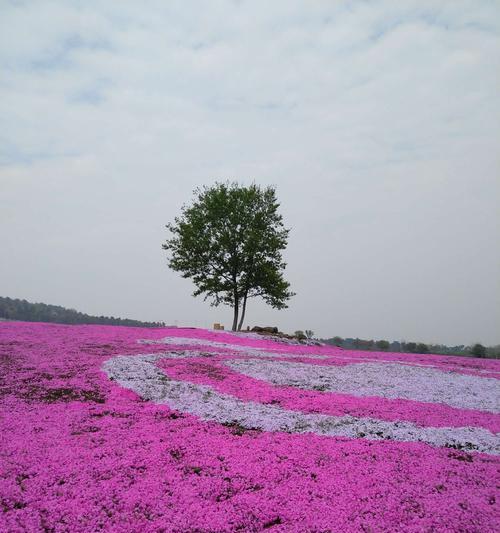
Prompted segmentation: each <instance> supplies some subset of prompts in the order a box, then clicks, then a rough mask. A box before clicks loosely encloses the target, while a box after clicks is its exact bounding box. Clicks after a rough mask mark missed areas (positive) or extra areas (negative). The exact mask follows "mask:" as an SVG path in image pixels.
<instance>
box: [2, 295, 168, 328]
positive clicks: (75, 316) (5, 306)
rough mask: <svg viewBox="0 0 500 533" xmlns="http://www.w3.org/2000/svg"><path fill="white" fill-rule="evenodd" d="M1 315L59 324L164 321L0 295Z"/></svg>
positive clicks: (149, 324) (148, 324)
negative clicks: (99, 313)
mask: <svg viewBox="0 0 500 533" xmlns="http://www.w3.org/2000/svg"><path fill="white" fill-rule="evenodd" d="M0 317H1V318H4V319H7V320H25V321H27V322H56V323H59V324H106V325H114V326H140V327H153V328H154V327H161V326H164V325H165V324H164V323H163V322H141V321H140V320H130V319H127V318H115V317H107V316H92V315H87V314H86V313H80V312H79V311H75V310H74V309H66V308H65V307H61V306H60V305H47V304H44V303H30V302H28V301H26V300H18V299H12V298H6V297H2V296H0Z"/></svg>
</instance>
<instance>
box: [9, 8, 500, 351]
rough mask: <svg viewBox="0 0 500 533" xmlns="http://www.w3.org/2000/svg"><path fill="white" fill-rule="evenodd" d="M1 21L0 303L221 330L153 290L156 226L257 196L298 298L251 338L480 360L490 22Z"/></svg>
mask: <svg viewBox="0 0 500 533" xmlns="http://www.w3.org/2000/svg"><path fill="white" fill-rule="evenodd" d="M1 10H2V13H1V16H0V20H1V23H0V24H1V28H0V61H1V62H2V65H3V66H2V71H3V76H2V81H1V85H0V91H1V104H0V113H1V115H0V117H1V120H2V124H4V128H3V133H1V134H0V140H1V147H2V152H1V154H0V157H1V159H0V161H1V162H3V166H2V167H1V168H0V186H1V190H2V201H3V204H4V205H3V206H2V210H1V214H0V219H1V222H2V226H1V230H0V245H1V246H2V248H3V249H5V250H8V252H9V261H4V262H3V263H2V266H1V268H0V273H1V276H2V279H3V280H8V281H9V283H8V284H7V283H5V281H4V285H3V286H2V287H0V289H1V290H0V292H1V293H5V294H9V295H11V296H21V297H26V298H32V299H39V300H45V301H47V302H54V303H61V304H65V305H70V306H73V307H81V308H82V309H84V310H86V311H89V312H96V313H98V314H101V313H109V314H115V315H118V314H121V315H129V316H132V317H138V318H144V319H148V318H150V319H165V320H166V321H169V322H171V321H173V320H176V319H177V320H179V321H183V322H188V323H195V322H196V323H199V324H202V323H204V324H209V323H210V320H211V319H212V318H213V317H217V318H219V317H221V316H226V314H228V313H227V312H226V311H222V310H221V311H213V310H208V309H207V308H206V306H205V304H203V303H202V302H198V301H195V300H190V299H189V296H188V294H189V290H190V286H189V283H188V282H185V281H181V280H179V279H178V277H177V276H176V275H175V274H172V273H169V272H167V270H166V267H165V259H164V257H163V255H162V252H161V250H160V249H159V246H160V243H161V241H162V239H163V237H164V233H163V227H162V226H163V224H164V223H166V222H168V221H169V220H171V219H172V217H173V216H174V215H175V214H176V213H177V211H178V209H179V207H180V205H181V204H182V203H184V202H186V201H188V200H189V198H190V194H191V190H192V189H193V188H194V187H196V186H198V185H200V184H203V183H211V182H212V181H213V180H214V179H217V178H218V179H221V178H222V179H223V178H229V177H230V178H233V177H234V178H239V179H242V180H246V181H248V180H250V179H256V180H257V181H258V182H262V183H274V184H276V185H277V186H278V195H279V198H280V199H281V201H282V206H283V211H284V213H285V215H286V218H287V221H288V223H289V225H291V226H292V227H293V232H292V234H291V240H290V248H289V251H288V259H289V275H290V277H291V279H292V280H293V282H294V288H295V290H296V291H297V292H298V296H297V297H296V299H295V300H294V302H293V304H292V306H291V308H290V310H289V311H287V312H283V313H281V314H280V313H275V312H272V311H269V310H267V309H265V308H264V307H262V306H260V307H259V308H258V313H257V311H254V313H253V314H252V309H254V308H250V310H249V313H250V317H249V319H250V320H251V321H252V322H253V321H255V322H266V321H271V322H277V323H279V324H281V325H282V326H283V327H284V328H286V329H290V330H293V329H297V328H299V327H301V328H304V327H309V326H310V327H312V328H313V329H315V330H317V331H318V332H320V333H321V334H324V335H327V334H330V333H331V334H341V335H346V336H347V335H359V336H374V337H389V338H398V337H406V338H415V339H418V340H420V339H421V340H429V341H430V340H436V341H437V340H442V341H443V342H454V341H455V340H456V341H457V342H471V341H474V340H483V342H499V341H500V339H499V338H498V336H497V335H498V333H497V331H496V327H495V325H496V324H498V321H499V319H500V316H499V313H500V311H499V306H498V301H500V294H499V292H500V287H499V286H498V280H497V275H496V274H495V267H496V266H497V265H499V262H500V258H499V255H498V251H497V249H498V247H497V246H495V239H498V218H497V217H498V215H497V214H496V212H497V209H496V203H497V198H498V192H499V190H498V189H499V168H500V161H499V157H498V155H497V152H498V150H497V148H498V140H499V137H500V120H499V119H500V105H499V102H498V96H497V92H498V82H499V75H498V72H500V69H499V68H498V66H499V63H500V42H499V39H500V28H499V25H500V22H499V21H500V17H499V15H500V9H499V7H498V4H497V3H495V2H488V1H481V2H477V1H448V2H435V1H429V2H421V1H418V2H417V1H414V2H397V3H396V2H389V1H387V2H377V3H372V2H370V3H369V2H361V1H356V2H346V3H338V4H332V2H326V1H325V2H314V3H310V2H307V3H306V2H300V1H295V2H272V3H269V2H225V1H219V2H210V4H206V3H203V2H173V3H171V2H169V3H164V2H151V3H148V4H147V7H146V6H145V5H142V4H141V5H139V4H137V3H135V2H120V4H119V6H117V5H115V4H113V3H111V4H105V5H104V4H102V3H98V2H97V3H89V2H85V3H80V2H74V3H70V2H36V3H29V4H28V3H26V4H24V3H17V2H12V3H10V4H4V5H3V7H2V8H1ZM33 234H35V235H36V239H35V241H33ZM33 257H36V258H37V262H36V264H35V265H34V264H33V261H32V258H33ZM323 280H324V281H323Z"/></svg>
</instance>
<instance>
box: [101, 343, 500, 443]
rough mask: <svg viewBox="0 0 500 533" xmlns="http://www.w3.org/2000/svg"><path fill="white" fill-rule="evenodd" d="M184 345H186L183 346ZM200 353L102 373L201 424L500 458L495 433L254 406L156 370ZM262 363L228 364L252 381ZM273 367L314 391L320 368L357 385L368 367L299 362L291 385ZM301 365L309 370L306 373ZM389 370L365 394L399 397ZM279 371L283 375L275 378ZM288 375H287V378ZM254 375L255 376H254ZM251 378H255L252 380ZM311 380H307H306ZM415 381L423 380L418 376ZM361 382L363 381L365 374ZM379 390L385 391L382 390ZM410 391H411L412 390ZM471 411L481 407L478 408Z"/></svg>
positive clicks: (125, 363)
mask: <svg viewBox="0 0 500 533" xmlns="http://www.w3.org/2000/svg"><path fill="white" fill-rule="evenodd" d="M186 340H189V345H196V344H199V345H200V346H201V345H203V346H208V345H210V342H207V341H201V342H193V341H194V340H195V339H186ZM162 342H163V343H165V344H172V345H174V344H176V345H180V344H182V343H181V342H179V338H174V337H173V338H172V339H171V342H170V341H167V342H165V339H163V341H162ZM186 344H188V343H187V342H186ZM212 344H219V343H212ZM220 344H224V346H223V347H224V348H228V347H230V349H231V350H234V349H236V351H241V352H245V354H246V355H250V356H251V357H256V356H257V357H259V356H262V355H263V353H262V351H260V350H256V349H255V348H248V347H244V346H238V347H235V346H233V345H230V346H228V345H226V344H225V343H220ZM219 347H220V346H219ZM256 352H260V353H256ZM264 353H265V355H266V357H269V356H274V357H276V356H280V355H281V356H284V357H289V356H290V354H283V353H272V352H264ZM200 355H201V354H200V352H199V351H197V350H186V351H179V350H176V351H171V352H163V353H157V354H148V355H133V356H117V357H114V358H111V359H109V360H107V361H106V362H105V363H104V366H103V370H104V371H105V372H106V373H107V375H108V377H109V378H110V379H112V380H114V381H115V382H117V383H118V384H120V385H121V386H123V387H125V388H127V389H130V390H132V391H134V392H136V393H137V394H139V395H140V396H141V397H142V398H144V399H145V400H150V401H153V402H155V403H158V404H167V405H168V406H169V407H171V408H172V409H175V410H178V411H181V412H186V413H190V414H192V415H195V416H198V417H200V418H201V419H202V420H206V421H215V422H219V423H238V424H239V425H241V426H243V427H245V428H249V429H260V430H263V431H286V432H290V433H307V432H311V433H316V434H318V435H325V436H337V437H351V438H366V439H372V440H384V439H386V440H395V441H407V442H425V443H428V444H431V445H434V446H458V447H463V448H465V449H469V450H473V451H479V452H485V453H490V454H500V445H499V439H498V435H495V434H493V433H491V432H490V431H488V430H486V429H483V428H478V427H459V428H448V427H445V428H442V427H439V428H435V427H421V426H417V425H416V424H413V423H411V422H403V421H397V422H391V421H384V420H377V419H373V418H367V417H365V418H356V417H352V416H347V415H346V416H331V415H323V414H308V413H302V412H299V411H293V410H288V409H283V408H281V407H279V406H276V405H264V404H261V403H257V402H248V401H242V400H240V399H238V398H236V397H234V396H231V395H228V394H223V393H219V392H217V391H216V390H215V389H213V388H212V387H210V386H207V385H198V384H194V383H189V382H185V381H179V380H174V379H170V378H168V377H167V376H166V375H165V374H164V373H163V372H162V371H161V370H160V369H159V368H158V367H157V366H156V362H157V361H158V360H160V359H163V358H178V357H199V356H200ZM299 357H300V356H299ZM302 357H303V356H302ZM308 357H310V356H308ZM244 363H245V364H244ZM247 363H248V364H247ZM267 363H268V361H266V360H262V359H260V360H257V361H256V360H240V359H238V360H235V361H231V362H229V363H228V364H229V365H230V366H231V367H233V368H235V369H236V370H238V371H240V372H244V373H245V372H247V373H248V375H252V377H259V379H264V375H266V370H264V369H265V366H263V367H262V374H261V373H260V372H259V373H258V372H257V370H256V369H257V368H258V367H259V366H260V365H265V364H267ZM272 363H273V364H272V365H270V367H269V369H268V370H269V371H270V372H271V373H273V378H272V377H270V375H269V374H267V375H266V376H267V377H265V379H266V380H268V381H269V380H271V381H272V379H276V380H278V381H279V380H281V381H282V382H283V383H284V382H286V381H287V379H288V382H287V383H286V384H288V385H295V386H299V387H300V386H301V385H302V386H304V387H305V386H307V388H311V383H313V385H312V386H313V387H314V383H315V381H314V380H315V379H316V380H320V381H319V382H318V383H320V385H321V386H325V384H326V386H328V379H330V381H331V379H332V375H331V374H329V375H328V376H326V377H325V375H324V369H325V368H327V369H328V370H330V369H331V368H335V370H336V371H337V370H338V369H344V373H345V372H351V373H354V374H352V375H354V376H356V375H358V381H360V375H359V372H362V371H363V369H362V367H366V366H367V365H366V364H359V363H357V364H353V365H347V366H346V367H314V366H313V365H306V364H303V363H292V365H300V367H298V368H300V369H301V371H303V372H305V374H304V375H302V376H301V378H302V379H301V380H300V379H299V382H298V383H295V382H294V383H291V382H290V378H291V376H292V373H293V372H294V367H293V366H289V367H287V366H286V365H285V362H284V361H272ZM388 366H391V363H384V364H378V365H376V369H373V371H374V372H375V370H376V372H378V373H379V374H380V373H381V372H382V376H383V375H384V374H383V372H384V371H385V369H386V368H387V367H388ZM303 367H308V368H307V369H306V368H303ZM380 367H383V368H380ZM392 367H398V368H397V369H396V368H392V369H387V373H386V375H385V377H386V378H387V380H386V379H385V378H384V382H385V385H383V383H382V382H381V380H380V376H379V377H374V380H373V382H372V383H371V384H370V383H369V384H368V385H369V387H373V388H372V389H370V388H369V387H368V388H366V387H365V389H364V390H365V391H366V392H368V390H371V391H372V395H373V391H374V390H378V391H379V392H378V393H377V394H380V393H381V392H382V393H385V394H387V391H390V390H391V389H393V391H398V392H397V393H396V392H394V396H386V397H391V398H392V397H395V398H401V394H403V393H404V390H405V387H404V382H403V380H402V378H401V376H402V375H401V374H400V368H399V367H404V365H397V364H396V365H395V364H392ZM312 368H319V369H320V370H319V372H323V374H319V375H318V376H316V374H314V373H313V375H311V374H310V373H308V369H312ZM280 369H281V370H280ZM285 369H287V370H285ZM295 370H297V366H296V367H295ZM418 370H421V369H418ZM280 371H281V372H283V376H282V377H280V376H279V374H280ZM287 372H288V377H287V374H286V373H287ZM401 372H403V373H404V372H405V370H404V369H403V370H401ZM436 372H439V374H440V375H441V374H446V373H444V372H441V371H436ZM257 373H258V374H259V376H257ZM357 373H358V374H357ZM253 374H255V376H254V375H253ZM337 375H338V374H337ZM403 375H406V374H403ZM308 376H309V377H308ZM321 376H322V377H321ZM295 377H296V376H295ZM343 377H344V378H345V380H348V379H349V374H345V375H343ZM425 377H426V379H427V378H428V379H430V380H432V379H434V380H435V378H436V377H437V374H435V373H431V374H429V375H427V374H426V376H425ZM461 377H464V376H461ZM466 377H471V376H466ZM393 378H395V383H392V381H394V379H393ZM455 378H457V374H453V379H455ZM294 379H295V378H294ZM311 379H312V382H311V381H308V380H311ZM420 379H422V376H421V378H420ZM474 379H480V380H481V381H480V383H481V384H483V383H484V380H485V379H487V378H474ZM325 380H326V381H325ZM365 381H367V380H366V375H365ZM368 381H369V379H368ZM344 383H346V381H344ZM330 385H331V383H330ZM359 385H362V383H359ZM407 385H408V384H407ZM437 385H438V384H437V383H434V385H432V383H430V384H429V385H428V389H430V387H432V386H434V387H436V386H437ZM438 386H440V385H438ZM411 387H412V385H411V384H409V385H408V386H407V387H406V394H407V396H409V397H411V399H415V398H414V397H413V396H410V393H409V392H408V391H409V390H410V389H411ZM476 387H477V383H476ZM382 388H383V389H384V390H382ZM480 388H481V387H479V389H480ZM334 390H336V391H338V390H339V389H338V388H336V389H334ZM412 390H413V392H415V390H414V389H412ZM476 391H477V388H476ZM350 394H352V392H350ZM398 394H399V395H398ZM472 396H473V395H472ZM429 401H436V400H429ZM471 402H472V400H471ZM450 405H451V404H450ZM475 408H476V409H478V408H479V409H481V407H475Z"/></svg>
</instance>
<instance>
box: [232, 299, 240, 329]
mask: <svg viewBox="0 0 500 533" xmlns="http://www.w3.org/2000/svg"><path fill="white" fill-rule="evenodd" d="M238 311H239V301H238V297H237V296H235V298H234V315H233V327H232V330H233V331H236V330H237V327H238Z"/></svg>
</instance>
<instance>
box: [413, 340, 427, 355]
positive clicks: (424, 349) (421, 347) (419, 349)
mask: <svg viewBox="0 0 500 533" xmlns="http://www.w3.org/2000/svg"><path fill="white" fill-rule="evenodd" d="M415 351H416V352H417V353H429V347H428V346H427V344H425V343H424V342H419V343H418V344H417V347H416V349H415Z"/></svg>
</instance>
